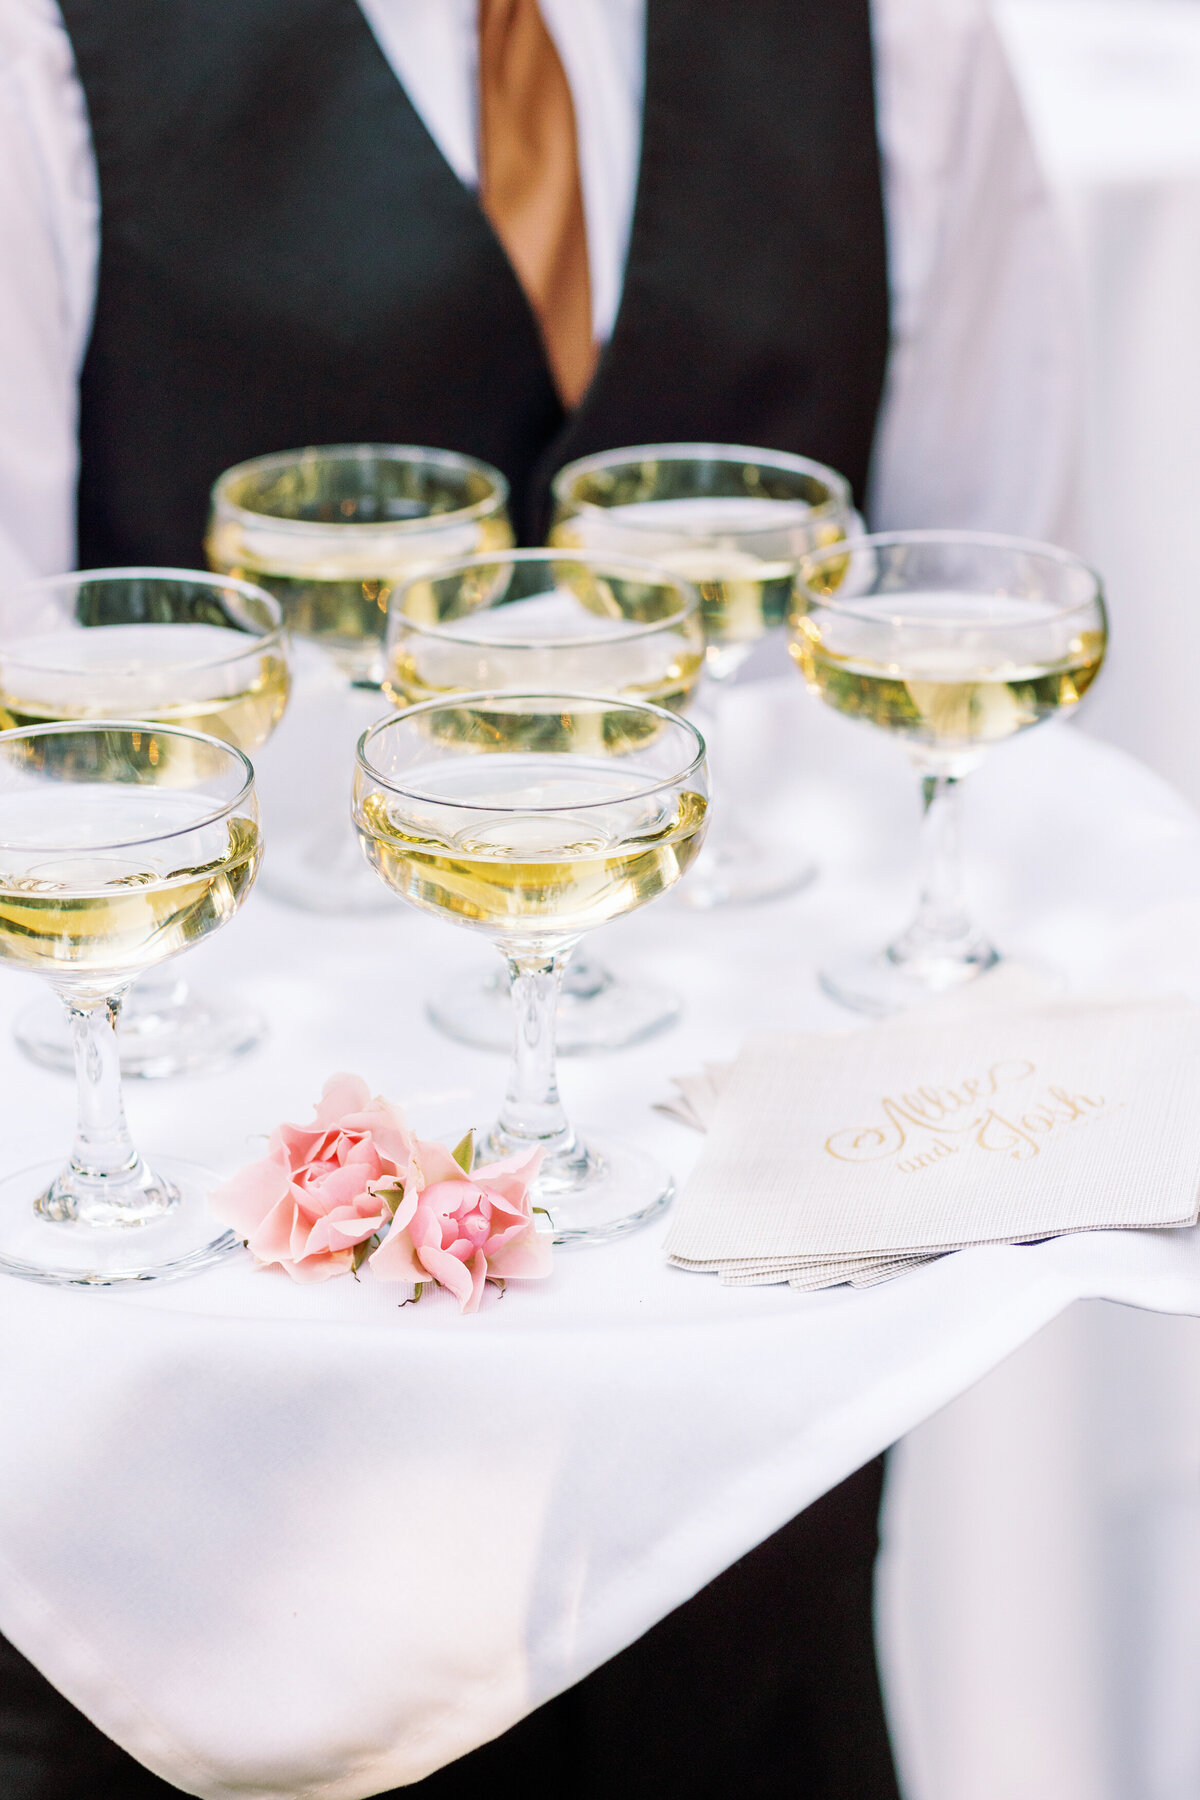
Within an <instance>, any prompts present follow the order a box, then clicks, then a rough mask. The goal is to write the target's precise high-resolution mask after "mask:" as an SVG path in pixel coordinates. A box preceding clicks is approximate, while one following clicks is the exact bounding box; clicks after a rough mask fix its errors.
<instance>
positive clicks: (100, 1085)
mask: <svg viewBox="0 0 1200 1800" xmlns="http://www.w3.org/2000/svg"><path fill="white" fill-rule="evenodd" d="M126 991H127V988H126V987H122V988H120V989H119V990H118V991H117V992H116V993H112V994H108V995H106V996H104V997H103V998H100V999H83V998H81V997H80V996H78V995H75V994H64V995H63V1001H64V1004H65V1006H66V1009H67V1016H68V1019H69V1021H70V1026H71V1036H72V1040H73V1042H74V1048H75V1091H76V1105H77V1112H76V1126H75V1142H74V1144H73V1145H72V1148H71V1160H70V1162H69V1163H68V1164H67V1166H66V1168H65V1169H64V1170H63V1171H62V1173H61V1174H60V1175H59V1176H58V1177H57V1178H56V1179H55V1180H54V1181H53V1182H52V1183H51V1184H50V1186H49V1188H48V1189H47V1190H46V1192H45V1193H44V1194H43V1195H42V1196H41V1198H40V1200H38V1201H37V1202H36V1210H37V1211H38V1212H40V1213H41V1214H42V1216H43V1217H44V1218H48V1219H54V1220H58V1221H71V1222H74V1223H76V1224H82V1225H95V1226H121V1225H145V1224H149V1223H150V1222H151V1220H153V1219H155V1218H160V1217H161V1216H162V1215H163V1214H164V1213H165V1212H167V1211H169V1210H170V1208H171V1207H172V1206H173V1205H174V1203H175V1201H176V1199H177V1197H178V1196H177V1195H176V1193H175V1190H174V1189H173V1188H172V1187H171V1186H170V1184H169V1183H166V1182H162V1181H159V1180H158V1178H157V1177H156V1176H154V1175H153V1174H152V1173H151V1172H150V1170H149V1169H148V1168H147V1167H146V1165H145V1163H144V1162H143V1161H142V1159H141V1157H140V1156H139V1155H138V1153H137V1151H136V1150H135V1149H134V1146H133V1139H132V1138H131V1137H130V1135H129V1127H128V1126H127V1125H126V1123H125V1106H124V1102H123V1100H122V1098H121V1060H120V1053H119V1050H118V1047H117V1021H118V1019H119V1017H120V1013H121V1002H122V1000H123V999H124V998H125V994H126Z"/></svg>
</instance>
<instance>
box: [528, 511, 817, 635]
mask: <svg viewBox="0 0 1200 1800" xmlns="http://www.w3.org/2000/svg"><path fill="white" fill-rule="evenodd" d="M810 513H811V508H809V507H806V506H804V505H803V504H802V503H801V502H799V501H796V502H792V501H778V500H767V499H759V498H755V497H751V496H745V497H742V496H734V495H730V496H711V497H710V496H696V497H695V498H690V499H683V500H646V501H636V502H633V503H631V504H630V505H628V506H612V507H607V508H605V509H604V510H603V511H597V512H591V513H588V514H586V515H582V514H580V515H576V516H575V517H574V518H570V519H565V520H562V521H561V522H560V523H559V524H557V525H556V526H555V528H554V531H553V533H552V536H551V541H552V542H553V543H555V544H563V545H574V546H576V547H585V546H586V547H587V548H589V549H609V550H613V551H617V550H620V551H621V552H623V553H624V554H625V555H634V554H635V553H638V554H641V555H644V556H647V557H650V558H652V560H653V561H654V562H656V563H658V564H659V565H660V566H661V567H662V568H665V569H669V570H670V572H671V573H672V574H673V575H679V576H682V577H683V579H684V580H685V581H690V582H691V583H692V584H693V585H694V586H695V587H696V588H697V589H698V591H699V594H700V616H701V620H702V623H703V626H704V636H705V638H706V640H707V642H708V643H709V645H710V646H712V647H713V648H714V649H718V650H719V649H722V648H725V647H727V646H731V645H745V646H748V645H751V644H753V643H755V642H756V641H757V640H758V639H759V638H761V637H762V636H764V634H765V633H766V632H768V631H772V630H774V628H775V627H776V626H777V625H782V624H783V622H784V621H785V619H786V618H787V616H788V610H789V606H790V603H791V596H792V577H793V574H794V571H795V568H796V564H797V561H798V559H799V557H800V556H801V555H802V554H803V553H804V552H805V551H808V550H813V549H816V548H820V547H822V546H824V545H826V544H830V543H836V542H837V540H838V539H839V538H840V537H842V536H843V535H844V533H843V530H842V527H841V526H840V525H839V524H837V523H835V522H833V521H831V520H828V519H824V520H822V521H820V522H819V523H817V522H814V523H813V525H812V526H811V527H809V526H808V525H807V524H806V521H807V520H808V518H809V516H810Z"/></svg>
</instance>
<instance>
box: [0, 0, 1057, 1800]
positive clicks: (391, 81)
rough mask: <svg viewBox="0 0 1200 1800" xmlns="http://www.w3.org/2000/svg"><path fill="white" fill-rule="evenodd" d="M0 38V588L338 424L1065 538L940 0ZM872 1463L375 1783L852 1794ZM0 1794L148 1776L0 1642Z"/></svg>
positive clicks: (372, 15)
mask: <svg viewBox="0 0 1200 1800" xmlns="http://www.w3.org/2000/svg"><path fill="white" fill-rule="evenodd" d="M0 74H2V75H3V78H4V80H3V90H2V99H0V169H3V170H4V172H5V179H4V182H3V185H2V186H0V325H2V329H0V394H2V395H3V396H4V400H3V410H2V412H0V580H3V581H5V582H6V583H9V584H11V583H14V582H16V581H18V580H24V579H27V578H29V577H30V576H32V575H38V574H52V573H55V572H58V571H61V570H65V569H66V568H68V567H70V566H72V565H73V564H74V563H76V562H77V563H78V565H79V566H81V567H101V566H117V565H121V564H134V563H138V564H159V565H175V566H184V567H188V566H193V567H194V566H200V565H202V562H203V547H202V540H203V531H204V522H205V515H206V510H207V505H208V495H209V489H210V487H211V484H212V482H213V481H214V480H215V478H216V476H217V475H218V474H219V473H220V472H221V471H222V470H223V469H226V468H228V467H229V466H230V465H232V464H234V463H237V462H239V461H241V460H243V459H245V458H248V457H252V456H256V455H259V454H262V453H265V452H269V451H273V450H283V449H288V448H291V447H295V446H298V445H303V444H331V443H338V442H346V441H360V442H362V441H376V442H381V443H409V444H429V445H435V446H442V447H444V448H447V449H452V450H455V451H458V452H462V453H465V454H467V455H470V456H473V457H476V458H479V459H482V460H483V461H485V462H487V463H490V464H493V465H495V466H496V467H498V468H499V469H500V470H501V471H502V473H503V474H504V475H505V476H506V477H507V479H508V481H509V483H510V485H511V490H512V511H513V518H514V522H515V524H516V526H517V530H518V533H519V535H520V537H521V538H522V540H523V541H527V542H537V541H539V540H540V539H541V537H542V535H543V533H544V530H545V527H546V524H547V522H548V511H549V484H550V481H551V478H552V476H553V475H554V473H555V471H556V470H557V469H558V468H560V467H561V466H562V465H563V464H565V463H566V462H568V461H570V460H571V459H574V458H578V457H580V456H583V455H586V454H589V453H591V452H594V451H599V450H604V449H607V448H610V447H614V446H619V445H627V444H639V443H662V442H666V441H696V440H706V441H722V442H729V443H742V444H752V445H761V446H764V447H767V448H771V449H777V450H781V451H790V452H795V453H799V454H803V455H805V456H808V457H812V458H816V459H818V460H820V461H821V462H824V463H827V464H830V465H832V466H833V467H834V468H836V469H838V470H840V471H842V472H843V473H844V474H845V475H846V477H847V478H848V479H849V481H850V483H851V486H852V488H853V491H854V494H855V497H856V501H857V503H858V505H859V506H860V508H862V509H863V510H864V511H865V512H866V514H867V516H868V517H869V520H870V522H871V524H872V526H874V527H875V528H887V527H903V526H914V525H939V526H973V527H981V528H986V529H992V530H997V531H1005V532H1015V533H1021V534H1023V535H1027V536H1030V537H1051V538H1054V537H1057V536H1059V535H1060V534H1061V532H1062V531H1063V529H1064V521H1065V518H1066V515H1067V509H1068V506H1069V499H1070V484H1071V478H1072V440H1073V409H1072V397H1073V382H1072V349H1071V345H1072V338H1073V320H1072V318H1071V316H1070V309H1069V305H1068V304H1067V302H1066V300H1065V299H1064V295H1065V294H1067V293H1069V287H1070V284H1069V281H1068V280H1067V279H1066V277H1065V275H1064V271H1063V254H1062V251H1061V249H1060V245H1059V240H1058V235H1057V231H1056V226H1055V221H1054V219H1053V217H1052V214H1051V211H1050V208H1049V204H1048V201H1047V199H1046V196H1045V193H1044V190H1043V187H1042V184H1041V181H1040V177H1039V175H1038V173H1037V170H1036V165H1035V161H1034V158H1033V154H1032V150H1031V147H1030V144H1029V141H1028V137H1027V134H1026V131H1025V127H1024V124H1023V121H1022V119H1021V116H1020V111H1019V107H1018V104H1017V101H1016V97H1015V94H1014V91H1013V88H1012V84H1011V81H1010V78H1009V75H1008V72H1007V69H1006V66H1005V63H1004V59H1003V55H1002V52H1001V50H1000V47H999V43H998V40H997V38H996V36H995V34H994V31H993V29H992V28H991V26H990V25H989V24H988V23H987V22H986V20H985V18H984V17H983V15H982V9H981V8H977V7H976V5H975V4H973V0H873V3H871V4H869V3H868V0H821V3H820V4H818V3H817V0H762V3H761V4H759V5H756V6H751V7H747V6H745V5H744V4H734V0H708V3H707V4H705V5H704V6H696V5H688V4H685V0H541V5H540V7H539V5H538V4H536V3H535V0H482V4H477V0H361V3H360V4H356V0H253V3H252V4H251V3H244V4H240V5H237V6H230V5H228V4H227V0H187V3H186V4H185V3H184V0H158V4H156V5H155V6H153V7H147V6H146V5H144V4H143V3H142V0H61V4H59V5H56V4H55V3H54V0H9V3H8V5H7V6H6V7H5V9H4V12H3V16H2V17H0ZM601 1253H602V1252H594V1254H601ZM881 1480H882V1468H881V1465H880V1464H879V1463H878V1462H876V1463H872V1464H871V1465H869V1466H868V1467H866V1468H865V1469H863V1470H860V1471H859V1473H858V1474H856V1475H854V1476H853V1477H851V1478H850V1479H849V1480H848V1481H846V1482H844V1483H843V1484H842V1485H841V1486H840V1487H838V1488H836V1489H834V1490H833V1491H832V1492H831V1493H829V1494H827V1495H826V1496H825V1497H824V1498H823V1499H822V1500H819V1501H818V1502H817V1503H816V1504H815V1505H813V1506H811V1507H809V1508H808V1509H807V1510H806V1511H805V1512H803V1513H802V1514H800V1515H799V1516H798V1517H797V1518H796V1519H795V1520H794V1521H793V1522H792V1523H791V1524H790V1525H789V1526H787V1527H786V1528H785V1529H784V1530H783V1531H781V1532H780V1533H778V1534H777V1535H776V1536H775V1537H773V1538H771V1539H770V1540H768V1542H767V1543H765V1544H763V1545H760V1546H758V1548H757V1549H750V1550H749V1553H748V1554H747V1555H746V1556H745V1557H744V1558H743V1560H742V1561H741V1562H739V1563H737V1564H735V1566H734V1567H733V1568H731V1569H729V1570H728V1571H727V1572H726V1573H725V1574H724V1575H722V1576H720V1577H719V1578H718V1579H717V1580H716V1581H715V1582H713V1583H712V1584H711V1585H710V1586H709V1587H708V1588H706V1589H704V1590H703V1591H702V1592H701V1593H700V1594H699V1595H697V1596H696V1597H695V1598H694V1599H693V1600H692V1601H691V1602H690V1603H689V1604H688V1605H686V1606H685V1607H683V1608H681V1609H680V1611H678V1612H677V1613H675V1614H673V1615H672V1616H671V1617H669V1618H668V1619H665V1620H664V1621H662V1623H661V1624H659V1625H658V1626H656V1627H655V1628H654V1629H653V1630H652V1631H651V1632H649V1633H648V1634H647V1636H646V1637H645V1638H643V1639H641V1640H640V1641H639V1642H638V1643H636V1644H634V1645H633V1646H631V1647H630V1648H629V1649H627V1650H626V1651H624V1652H623V1653H622V1654H621V1655H619V1656H618V1657H616V1658H615V1659H614V1660H613V1661H612V1662H610V1663H608V1664H607V1665H605V1666H604V1667H603V1668H601V1669H599V1670H598V1671H597V1672H596V1673H595V1674H594V1675H592V1676H591V1677H589V1678H588V1679H587V1680H585V1681H584V1682H583V1683H581V1684H580V1685H579V1686H578V1687H576V1688H574V1689H572V1690H571V1691H569V1692H568V1693H566V1694H564V1695H562V1696H560V1697H559V1698H558V1699H557V1700H554V1701H552V1702H550V1703H549V1704H548V1705H547V1706H545V1707H543V1708H542V1709H541V1710H540V1711H539V1712H537V1713H535V1714H533V1715H531V1716H530V1717H529V1718H527V1719H526V1720H525V1721H524V1722H523V1723H522V1724H520V1725H518V1726H516V1727H515V1728H514V1729H513V1730H512V1731H510V1732H509V1733H507V1734H506V1735H505V1736H504V1737H502V1738H500V1739H498V1740H496V1741H495V1742H494V1743H492V1744H489V1745H484V1746H483V1747H481V1748H480V1749H478V1750H476V1751H474V1752H472V1753H471V1754H469V1755H468V1756H466V1757H464V1758H463V1759H462V1760H461V1761H459V1762H457V1763H454V1764H452V1765H450V1766H449V1767H447V1768H445V1769H443V1770H441V1771H439V1772H438V1773H437V1774H434V1775H432V1776H430V1777H428V1778H427V1779H426V1780H425V1781H423V1782H420V1783H418V1784H416V1786H415V1787H413V1788H409V1789H405V1790H401V1791H403V1792H405V1793H413V1794H428V1795H429V1796H431V1797H432V1800H456V1797H457V1796H459V1795H467V1794H477V1793H479V1792H481V1791H483V1784H484V1783H485V1782H489V1781H497V1780H503V1779H504V1778H506V1777H507V1778H509V1779H512V1780H517V1779H521V1780H528V1779H529V1778H530V1776H531V1775H534V1776H535V1777H536V1779H537V1781H538V1785H539V1787H540V1788H541V1789H542V1790H543V1791H546V1792H553V1793H557V1794H563V1795H569V1796H572V1797H579V1800H583V1797H585V1796H586V1797H591V1796H595V1797H596V1800H600V1797H601V1796H605V1797H607V1796H611V1795H613V1794H615V1793H617V1792H621V1793H624V1794H628V1795H630V1796H638V1795H643V1794H645V1795H655V1796H658V1795H662V1794H668V1793H669V1794H672V1795H678V1796H681V1797H683V1796H686V1797H688V1800H700V1797H701V1796H707V1795H709V1794H713V1795H715V1794H717V1793H718V1792H724V1791H725V1789H726V1788H727V1787H728V1786H730V1785H731V1784H736V1786H737V1787H738V1788H739V1789H740V1790H741V1791H744V1792H746V1793H748V1794H750V1795H753V1796H763V1797H767V1796H775V1795H780V1796H782V1795H784V1794H787V1795H789V1796H790V1795H797V1796H799V1795H803V1796H805V1800H852V1797H853V1800H868V1796H869V1797H870V1800H887V1796H889V1795H894V1794H895V1792H896V1788H895V1778H894V1774H893V1771H892V1767H891V1758H890V1752H889V1749H888V1742H887V1733H886V1728H885V1724H884V1719H883V1714H882V1709H881V1705H880V1699H879V1689H878V1680H877V1676H876V1672H875V1666H874V1654H873V1644H872V1631H871V1584H872V1567H873V1561H874V1555H875V1547H876V1535H875V1534H876V1524H875V1521H876V1512H877V1508H878V1501H879V1493H880V1486H881ZM0 1791H3V1792H4V1793H6V1794H12V1795H14V1796H16V1795H17V1794H18V1793H20V1794H21V1795H22V1796H28V1797H29V1800H76V1797H78V1800H83V1796H85V1795H86V1796H87V1797H88V1800H101V1797H103V1796H111V1797H112V1800H142V1797H143V1796H145V1797H147V1800H149V1796H152V1795H159V1794H166V1793H169V1792H173V1791H175V1790H173V1789H170V1788H169V1787H168V1786H167V1784H166V1783H164V1782H162V1781H160V1780H159V1779H158V1778H156V1777H154V1776H152V1775H150V1774H149V1773H148V1772H147V1771H146V1770H144V1769H142V1768H141V1767H140V1766H139V1765H137V1764H136V1763H134V1762H133V1761H132V1759H130V1758H129V1757H127V1756H126V1755H125V1754H124V1752H122V1751H119V1750H118V1749H117V1748H116V1746H115V1745H112V1744H110V1743H109V1741H108V1740H107V1739H105V1738H103V1737H102V1736H101V1735H100V1734H99V1733H98V1732H97V1731H96V1730H95V1729H94V1728H93V1727H91V1726H90V1725H89V1723H88V1722H87V1721H86V1720H85V1719H84V1718H83V1717H82V1715H80V1714H77V1713H75V1712H74V1711H73V1709H72V1708H70V1707H69V1706H68V1704H67V1703H66V1701H65V1700H63V1699H62V1698H61V1697H60V1696H59V1695H57V1694H56V1693H55V1692H54V1691H53V1690H52V1689H51V1688H49V1686H48V1684H46V1683H45V1682H44V1681H43V1680H42V1678H41V1677H40V1676H39V1675H38V1674H37V1672H36V1671H35V1670H34V1669H33V1668H32V1667H31V1666H30V1665H29V1664H28V1663H26V1662H24V1660H23V1659H22V1658H21V1657H20V1656H19V1655H18V1653H17V1652H16V1651H15V1650H14V1649H12V1648H11V1647H10V1646H7V1645H0Z"/></svg>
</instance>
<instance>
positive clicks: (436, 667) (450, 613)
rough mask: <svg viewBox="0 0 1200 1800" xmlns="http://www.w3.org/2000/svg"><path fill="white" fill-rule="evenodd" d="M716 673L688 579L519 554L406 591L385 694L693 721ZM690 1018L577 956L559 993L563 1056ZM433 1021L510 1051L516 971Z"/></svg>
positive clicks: (661, 991) (473, 562)
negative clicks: (534, 696) (550, 693)
mask: <svg viewBox="0 0 1200 1800" xmlns="http://www.w3.org/2000/svg"><path fill="white" fill-rule="evenodd" d="M703 663H704V635H703V632H702V630H701V626H700V621H699V616H698V599H697V595H696V591H695V589H694V588H692V587H691V586H690V585H689V584H688V583H687V582H684V581H682V580H680V579H679V577H677V576H673V575H670V574H668V573H667V572H666V571H665V570H664V569H662V568H660V567H658V566H657V565H655V564H653V563H639V562H636V561H630V560H629V559H628V558H622V557H619V556H614V555H612V554H610V553H606V552H603V551H601V552H586V551H579V552H575V553H573V554H572V553H570V552H567V551H562V550H512V551H507V552H505V553H504V554H503V555H500V556H474V557H466V558H464V559H463V560H462V561H459V562H454V563H444V564H439V565H438V567H437V569H436V570H433V571H431V572H430V573H429V574H427V575H421V576H417V577H416V578H415V579H414V580H412V581H410V582H407V583H406V584H404V585H403V586H402V587H399V588H397V590H396V592H395V594H394V595H393V596H392V603H391V611H390V616H389V623H388V639H387V649H386V672H385V675H384V687H385V689H386V691H387V692H388V694H390V695H391V697H392V698H393V699H394V700H395V701H396V703H397V705H399V706H410V705H414V704H417V703H419V702H421V701H423V700H430V699H435V698H444V697H446V696H448V695H450V694H454V693H469V692H471V691H473V690H478V689H487V690H489V691H490V690H496V689H501V688H518V689H525V690H529V689H532V688H539V687H540V688H557V689H559V690H566V691H568V692H570V691H582V692H586V693H594V694H614V695H616V696H618V697H619V698H623V699H626V700H640V701H649V702H650V703H651V704H654V705H658V706H666V707H668V708H670V710H672V711H674V712H679V711H682V710H683V709H684V708H685V707H686V706H687V705H688V703H689V701H690V700H691V698H692V695H693V693H694V692H695V689H696V685H697V683H698V682H699V680H700V674H701V670H702V668H703ZM613 728H614V729H615V726H614V727H613ZM679 1012H680V1001H679V998H678V996H677V995H676V994H674V993H671V992H670V991H668V990H667V989H665V988H661V987H658V986H655V985H654V984H653V983H649V982H645V983H643V982H635V983H631V982H627V981H624V980H621V979H620V978H619V977H617V976H615V975H613V974H611V973H610V972H609V970H607V969H606V968H605V967H604V966H603V965H602V964H600V963H598V962H596V961H595V959H594V958H592V957H585V956H583V955H577V956H575V957H573V958H572V960H571V962H570V963H569V964H568V965H567V968H566V971H565V973H564V975H563V980H562V985H561V988H560V990H559V1001H558V1021H557V1040H556V1041H557V1046H558V1051H559V1054H560V1055H561V1054H563V1053H564V1052H567V1051H571V1052H579V1051H588V1050H615V1049H619V1048H621V1047H623V1046H624V1045H626V1044H632V1043H637V1042H640V1041H641V1040H642V1039H643V1038H646V1037H649V1036H650V1035H651V1034H652V1033H653V1032H655V1031H659V1030H661V1029H662V1028H663V1027H664V1026H667V1025H670V1024H671V1023H673V1021H674V1020H675V1019H676V1018H677V1017H678V1016H679ZM429 1015H430V1018H431V1019H432V1020H433V1022H434V1024H435V1025H437V1026H438V1027H439V1029H441V1030H442V1031H445V1032H446V1033H447V1034H448V1035H449V1036H450V1037H453V1038H456V1039H458V1040H459V1041H460V1042H462V1043H468V1044H476V1045H479V1046H481V1047H483V1048H485V1049H499V1050H502V1049H506V1048H507V1046H508V1044H509V1042H510V1040H511V1038H512V1004H511V1001H510V999H509V994H508V978H507V974H506V972H505V970H504V968H503V967H498V968H497V969H496V972H495V974H494V976H492V977H491V978H490V979H488V980H485V981H480V980H479V979H478V978H476V977H475V976H474V975H472V974H470V973H468V974H465V975H462V976H459V977H458V978H457V979H456V980H454V981H452V982H450V983H447V985H446V986H445V988H444V989H443V990H442V991H441V992H440V993H438V994H435V995H434V996H433V998H432V999H431V1001H430V1003H429Z"/></svg>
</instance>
